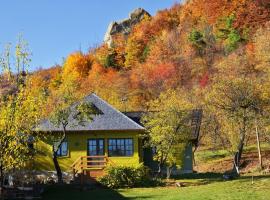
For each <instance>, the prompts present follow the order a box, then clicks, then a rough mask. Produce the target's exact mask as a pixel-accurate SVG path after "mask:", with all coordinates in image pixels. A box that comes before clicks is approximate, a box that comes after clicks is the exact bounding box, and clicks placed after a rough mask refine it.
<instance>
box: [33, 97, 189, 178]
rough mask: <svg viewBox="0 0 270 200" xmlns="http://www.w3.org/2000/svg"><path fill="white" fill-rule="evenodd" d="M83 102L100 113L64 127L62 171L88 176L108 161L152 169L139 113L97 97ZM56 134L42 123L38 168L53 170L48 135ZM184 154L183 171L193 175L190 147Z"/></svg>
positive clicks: (45, 121)
mask: <svg viewBox="0 0 270 200" xmlns="http://www.w3.org/2000/svg"><path fill="white" fill-rule="evenodd" d="M83 101H85V102H90V103H92V105H93V106H94V107H95V109H97V111H98V113H99V114H97V115H95V116H94V118H93V120H92V121H89V122H86V123H84V124H83V125H81V124H75V123H70V124H69V125H68V126H67V128H66V131H67V134H66V139H65V141H64V142H63V143H62V145H61V146H60V148H59V149H58V151H57V155H58V162H59V164H60V167H61V169H62V170H63V171H66V172H70V171H73V173H74V174H76V173H78V174H79V173H83V172H86V171H87V172H89V173H90V175H91V173H94V172H96V171H97V170H102V169H103V168H104V167H105V166H106V164H108V163H109V162H110V163H112V164H114V165H127V166H136V165H138V164H140V163H145V164H146V165H149V166H150V167H151V164H153V156H152V153H151V152H152V151H151V150H150V149H145V148H144V147H143V141H142V139H141V138H140V135H141V134H142V133H144V132H145V128H144V127H143V126H142V124H140V117H141V115H142V113H141V112H138V113H122V112H120V111H118V110H117V109H115V108H113V107H112V106H111V105H109V104H108V103H107V102H105V101H104V100H102V99H101V98H100V97H98V96H97V95H96V94H91V95H89V96H87V97H85V98H84V99H83ZM71 120H72V119H71ZM58 132H61V129H60V128H59V127H55V126H54V125H53V124H52V123H50V121H49V120H44V121H43V122H42V123H41V124H40V126H39V127H38V134H39V135H43V136H44V138H43V139H42V142H39V143H38V144H37V145H36V148H37V151H38V152H40V153H39V154H38V155H37V156H36V159H35V161H36V162H35V163H36V164H35V165H36V168H37V169H39V170H48V171H52V170H54V165H53V161H52V145H53V141H51V139H50V140H49V139H48V138H49V137H47V136H51V135H54V134H57V133H58ZM186 154H187V155H185V164H184V171H186V172H192V146H189V147H188V148H187V151H186ZM185 167H186V169H185Z"/></svg>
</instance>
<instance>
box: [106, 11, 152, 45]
mask: <svg viewBox="0 0 270 200" xmlns="http://www.w3.org/2000/svg"><path fill="white" fill-rule="evenodd" d="M145 16H151V15H150V14H149V13H148V12H147V11H145V10H144V9H142V8H137V9H135V10H134V11H132V12H131V13H130V14H129V18H128V19H124V20H121V21H118V22H112V23H110V25H109V26H108V29H107V32H106V34H105V37H104V42H105V43H106V44H107V45H108V47H111V46H112V44H113V35H115V34H118V33H121V34H123V35H128V34H129V33H130V31H131V28H132V27H133V26H134V25H135V24H137V23H139V22H140V21H142V19H143V18H144V17H145Z"/></svg>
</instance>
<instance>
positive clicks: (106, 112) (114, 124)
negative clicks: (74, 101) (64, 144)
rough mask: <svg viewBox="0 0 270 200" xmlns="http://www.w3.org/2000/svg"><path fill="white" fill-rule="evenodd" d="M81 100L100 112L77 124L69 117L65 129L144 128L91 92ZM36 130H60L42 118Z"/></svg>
mask: <svg viewBox="0 0 270 200" xmlns="http://www.w3.org/2000/svg"><path fill="white" fill-rule="evenodd" d="M82 101H83V102H90V103H92V104H93V105H94V106H95V107H96V108H97V109H98V110H99V111H100V113H101V114H98V115H95V116H94V118H93V120H92V121H86V122H84V123H83V125H79V124H78V122H77V121H76V120H74V119H70V120H71V121H70V123H69V125H68V126H67V131H87V130H91V131H95V130H144V128H143V127H142V126H141V125H139V124H138V123H136V122H135V121H133V120H132V119H130V118H128V117H127V116H126V115H124V114H123V113H121V112H120V111H118V110H117V109H115V108H113V107H112V106H111V105H110V104H108V103H107V102H106V101H104V100H103V99H101V98H100V97H98V96H97V95H96V94H94V93H92V94H90V95H89V96H87V97H85V98H84V99H83V100H82ZM36 130H37V131H61V130H62V129H61V128H59V127H55V126H54V125H53V124H52V123H51V122H50V121H49V120H44V121H42V122H41V123H40V125H39V126H38V127H37V129H36Z"/></svg>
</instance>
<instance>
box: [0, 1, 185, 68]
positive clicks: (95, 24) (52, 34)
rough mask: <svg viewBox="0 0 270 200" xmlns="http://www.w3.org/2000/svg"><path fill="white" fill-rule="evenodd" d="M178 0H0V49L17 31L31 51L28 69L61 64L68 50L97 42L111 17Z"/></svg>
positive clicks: (121, 17) (148, 9) (149, 9)
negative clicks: (30, 61)
mask: <svg viewBox="0 0 270 200" xmlns="http://www.w3.org/2000/svg"><path fill="white" fill-rule="evenodd" d="M179 1H180V0H107V1H101V0H25V1H23V0H1V1H0V8H1V12H0V26H1V31H0V49H1V50H2V49H3V46H4V45H5V44H6V43H8V42H11V43H12V44H14V43H15V41H16V38H17V36H18V35H19V34H23V37H24V39H26V40H27V41H28V43H29V46H30V49H31V51H32V54H33V56H32V63H31V68H30V69H31V70H34V69H37V68H39V67H42V68H48V67H50V66H52V65H54V64H56V63H59V64H61V63H62V61H63V58H64V57H66V56H67V55H68V54H69V53H71V52H73V51H76V50H79V49H81V50H82V51H84V52H86V51H87V50H88V49H89V47H94V46H97V45H98V44H100V43H101V42H102V40H103V37H104V34H105V32H106V30H107V26H108V24H109V23H110V22H111V21H117V20H121V19H124V18H127V17H128V13H129V12H130V11H132V10H134V9H135V8H138V7H142V8H144V9H145V10H147V11H148V12H149V13H150V14H152V15H154V14H155V13H156V11H157V10H161V9H164V8H169V7H171V6H172V5H173V4H174V3H176V2H179Z"/></svg>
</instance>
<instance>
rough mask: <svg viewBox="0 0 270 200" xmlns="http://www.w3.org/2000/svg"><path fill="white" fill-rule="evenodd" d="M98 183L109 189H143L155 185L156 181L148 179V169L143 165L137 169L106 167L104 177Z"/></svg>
mask: <svg viewBox="0 0 270 200" xmlns="http://www.w3.org/2000/svg"><path fill="white" fill-rule="evenodd" d="M98 181H99V183H101V184H102V185H103V186H106V187H109V188H124V187H144V186H150V185H154V184H155V185H156V184H157V181H154V180H152V179H151V177H150V169H149V168H148V167H145V166H143V165H139V166H137V167H128V166H108V167H107V168H106V169H105V175H104V176H102V177H100V178H99V179H98Z"/></svg>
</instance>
